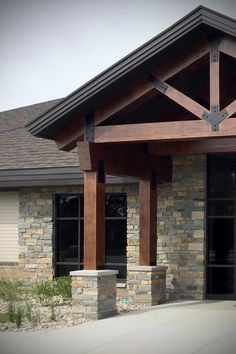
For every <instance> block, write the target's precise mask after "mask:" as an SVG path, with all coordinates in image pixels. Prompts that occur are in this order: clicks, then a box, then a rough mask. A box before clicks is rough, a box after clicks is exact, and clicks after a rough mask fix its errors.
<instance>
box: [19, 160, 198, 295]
mask: <svg viewBox="0 0 236 354" xmlns="http://www.w3.org/2000/svg"><path fill="white" fill-rule="evenodd" d="M106 191H107V192H114V193H115V192H117V193H119V192H126V193H127V204H128V210H127V267H128V274H129V268H131V267H134V266H138V265H139V264H138V253H139V202H138V184H136V185H123V186H118V185H113V186H107V190H106ZM81 192H83V189H82V187H81V186H78V187H75V186H69V187H68V186H67V187H40V188H24V189H21V190H20V193H19V196H20V198H19V199H20V220H19V246H20V252H19V264H20V266H21V267H22V268H23V269H24V270H28V271H29V278H30V281H31V282H32V281H33V282H34V281H43V280H47V279H50V278H52V276H53V261H52V256H53V219H52V218H53V196H54V195H55V194H56V193H81ZM204 210H205V157H204V156H180V157H175V158H174V159H173V183H172V184H163V185H160V186H159V187H158V246H157V264H158V265H164V266H166V267H167V284H166V285H167V299H169V300H173V299H202V298H203V292H204V225H205V221H204ZM125 292H126V291H125V290H123V289H122V291H121V293H122V294H123V293H125ZM121 296H122V295H121Z"/></svg>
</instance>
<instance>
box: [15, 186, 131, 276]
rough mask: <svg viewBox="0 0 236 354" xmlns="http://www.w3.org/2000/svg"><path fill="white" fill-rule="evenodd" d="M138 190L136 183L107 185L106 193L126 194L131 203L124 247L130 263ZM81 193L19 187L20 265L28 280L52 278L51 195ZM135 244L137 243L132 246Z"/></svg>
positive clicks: (80, 189)
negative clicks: (126, 243) (126, 244)
mask: <svg viewBox="0 0 236 354" xmlns="http://www.w3.org/2000/svg"><path fill="white" fill-rule="evenodd" d="M137 191H138V187H137V185H122V186H120V185H108V186H106V192H108V193H122V192H123V193H127V201H128V204H130V206H129V207H128V210H127V213H128V219H130V220H131V221H128V225H132V228H133V229H132V230H130V233H129V234H128V244H129V240H130V243H131V246H128V247H127V250H128V254H127V258H128V262H129V263H131V264H134V263H133V260H134V254H133V252H132V249H133V247H134V248H135V252H136V253H137V243H138V216H137V215H136V209H135V208H134V205H135V206H136V205H137ZM82 192H83V187H82V186H78V187H76V186H67V187H31V188H22V189H20V191H19V199H20V219H19V266H20V267H21V268H22V269H23V270H24V271H27V272H28V273H29V277H28V280H29V282H35V281H45V280H48V279H51V278H52V277H53V200H54V195H55V194H61V193H68V194H69V193H82ZM128 228H129V226H128ZM134 243H135V245H136V246H133V244H134ZM129 247H131V248H129ZM135 257H136V255H135ZM136 258H137V257H136ZM136 258H135V259H136Z"/></svg>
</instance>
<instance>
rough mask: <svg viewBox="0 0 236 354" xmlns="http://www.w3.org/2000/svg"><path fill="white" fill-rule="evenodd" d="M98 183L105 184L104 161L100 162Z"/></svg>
mask: <svg viewBox="0 0 236 354" xmlns="http://www.w3.org/2000/svg"><path fill="white" fill-rule="evenodd" d="M98 183H105V163H104V161H102V160H99V161H98Z"/></svg>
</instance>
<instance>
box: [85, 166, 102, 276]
mask: <svg viewBox="0 0 236 354" xmlns="http://www.w3.org/2000/svg"><path fill="white" fill-rule="evenodd" d="M104 264H105V184H104V183H101V182H100V181H99V173H98V171H89V172H85V173H84V269H91V270H95V269H101V268H103V267H104Z"/></svg>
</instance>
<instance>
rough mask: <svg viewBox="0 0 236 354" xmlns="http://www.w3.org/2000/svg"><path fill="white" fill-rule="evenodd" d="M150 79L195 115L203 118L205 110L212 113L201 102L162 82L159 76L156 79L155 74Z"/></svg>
mask: <svg viewBox="0 0 236 354" xmlns="http://www.w3.org/2000/svg"><path fill="white" fill-rule="evenodd" d="M150 81H151V82H152V84H153V85H154V87H155V88H156V89H157V90H158V91H159V92H161V93H162V94H164V95H165V96H167V97H169V98H170V99H171V100H172V101H174V102H176V103H177V104H179V105H180V106H182V107H184V108H185V109H187V110H188V111H189V112H191V113H192V114H194V115H195V116H197V117H199V118H201V119H202V115H203V113H204V112H208V113H210V112H209V111H208V110H207V109H206V108H204V107H203V106H201V105H200V104H199V103H197V102H196V101H194V100H192V99H191V98H190V97H188V96H186V95H185V94H184V93H182V92H180V91H179V90H177V89H176V88H174V87H172V86H171V85H169V84H167V83H166V82H162V81H161V80H159V78H158V79H156V78H155V76H153V75H151V76H150Z"/></svg>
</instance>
